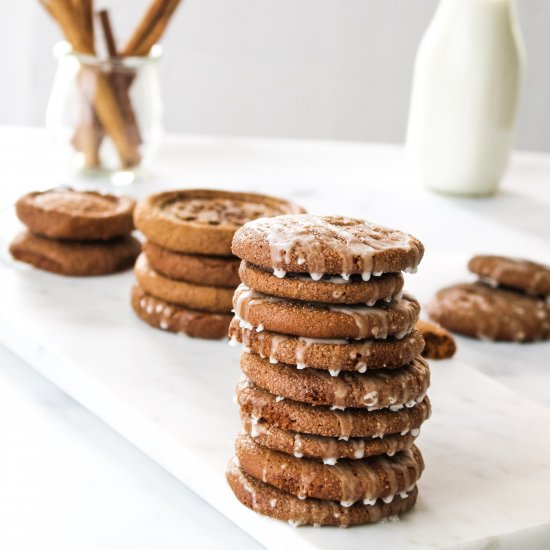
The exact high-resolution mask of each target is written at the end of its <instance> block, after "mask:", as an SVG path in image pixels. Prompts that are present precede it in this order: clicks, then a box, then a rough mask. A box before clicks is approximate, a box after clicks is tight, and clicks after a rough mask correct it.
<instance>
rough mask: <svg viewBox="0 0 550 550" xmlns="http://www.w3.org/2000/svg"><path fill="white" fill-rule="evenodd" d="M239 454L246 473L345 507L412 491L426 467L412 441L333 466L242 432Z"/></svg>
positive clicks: (237, 445)
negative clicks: (388, 451) (401, 447)
mask: <svg viewBox="0 0 550 550" xmlns="http://www.w3.org/2000/svg"><path fill="white" fill-rule="evenodd" d="M235 456H236V458H237V460H238V461H239V464H240V467H241V469H242V470H243V472H245V473H246V474H248V475H249V476H251V477H253V478H255V479H258V480H260V481H263V482H264V483H267V484H269V485H272V486H273V487H276V488H277V489H280V490H281V491H284V492H285V493H290V494H292V495H295V496H297V497H298V498H318V499H322V500H334V501H336V502H340V504H341V505H342V506H352V505H353V504H354V503H356V502H357V501H363V503H364V504H366V503H374V502H376V500H377V499H379V498H381V499H386V500H387V501H388V502H391V501H392V500H393V499H394V498H395V497H398V494H399V493H405V492H407V491H411V490H412V489H413V487H414V486H415V485H416V482H417V481H418V480H419V479H420V475H421V474H422V471H423V470H424V462H423V460H422V455H421V454H420V451H419V450H418V449H417V448H416V447H415V446H414V445H413V447H411V448H410V449H407V450H406V451H401V452H399V453H397V454H395V455H394V456H393V457H388V456H385V455H382V456H374V457H369V458H364V459H360V460H347V459H344V460H341V461H340V462H338V464H336V465H334V466H330V465H327V464H323V463H322V462H320V461H318V460H313V459H310V458H295V457H294V456H291V455H287V454H285V453H281V452H279V451H274V450H272V449H268V448H267V447H264V446H262V445H259V444H258V443H256V442H255V441H254V439H253V438H251V437H249V436H246V435H239V436H238V437H237V439H236V440H235ZM365 501H367V502H365Z"/></svg>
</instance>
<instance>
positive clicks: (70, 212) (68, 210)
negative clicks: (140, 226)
mask: <svg viewBox="0 0 550 550" xmlns="http://www.w3.org/2000/svg"><path fill="white" fill-rule="evenodd" d="M134 206H135V202H134V200H133V199H131V198H129V197H117V196H114V195H109V194H106V193H99V192H96V191H75V190H73V189H65V188H60V189H52V190H49V191H43V192H35V193H28V194H27V195H24V196H23V197H21V198H20V199H19V200H18V201H17V203H16V205H15V208H16V211H17V216H18V217H19V219H20V220H21V221H22V222H23V223H24V224H25V225H26V226H27V227H28V228H29V229H30V230H31V231H32V232H33V233H36V234H38V235H43V236H45V237H50V238H55V239H66V240H75V241H88V240H106V239H112V238H113V237H120V236H123V235H127V234H129V233H130V232H131V231H132V230H133V228H134V225H133V221H132V213H133V211H134Z"/></svg>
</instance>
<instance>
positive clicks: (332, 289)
mask: <svg viewBox="0 0 550 550" xmlns="http://www.w3.org/2000/svg"><path fill="white" fill-rule="evenodd" d="M239 275H240V276H241V281H242V282H243V283H244V284H245V285H246V286H248V287H249V288H252V289H253V290H257V291H259V292H263V293H264V294H270V295H271V296H279V297H281V298H289V299H291V300H300V301H304V302H323V303H327V304H367V305H370V306H372V305H374V304H375V303H376V302H378V301H380V300H385V301H387V302H391V300H393V299H395V298H399V297H400V296H401V291H402V290H403V283H404V279H403V275H401V273H385V274H383V275H380V276H379V277H372V278H370V279H369V280H368V281H363V280H362V279H361V277H360V276H359V275H355V276H353V277H350V278H348V279H347V280H346V279H344V278H343V277H340V276H325V277H323V278H321V279H319V280H314V279H312V278H311V276H310V275H298V274H289V275H287V276H285V277H283V278H281V277H277V276H276V275H274V274H273V272H271V271H266V270H265V269H260V268H259V267H256V266H254V265H252V264H249V263H247V262H245V261H243V262H242V263H241V267H240V269H239Z"/></svg>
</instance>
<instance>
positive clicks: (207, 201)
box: [134, 189, 304, 256]
mask: <svg viewBox="0 0 550 550" xmlns="http://www.w3.org/2000/svg"><path fill="white" fill-rule="evenodd" d="M300 212H304V210H303V208H301V207H299V206H297V205H295V204H293V203H291V202H289V201H286V200H283V199H279V198H276V197H270V196H268V195H258V194H256V193H235V192H230V191H214V190H210V189H185V190H181V191H167V192H165V193H157V194H156V195H151V196H149V197H147V198H146V199H145V200H143V201H141V202H140V203H139V204H138V206H137V208H136V211H135V215H134V222H135V224H136V227H137V228H138V229H139V230H140V231H141V232H142V233H144V234H145V236H146V237H147V238H148V239H149V240H150V241H152V242H154V243H156V244H158V245H160V246H163V247H165V248H168V249H170V250H174V251H177V252H186V253H188V254H211V255H216V256H231V240H232V239H233V235H234V233H235V231H236V230H237V229H238V228H239V227H240V226H241V225H243V224H244V223H246V222H248V221H250V220H254V219H256V218H261V217H265V216H277V215H279V214H288V213H300Z"/></svg>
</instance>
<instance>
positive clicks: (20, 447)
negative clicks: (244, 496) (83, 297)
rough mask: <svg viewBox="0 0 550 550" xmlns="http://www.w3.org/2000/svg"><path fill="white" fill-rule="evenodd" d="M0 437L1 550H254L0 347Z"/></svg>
mask: <svg viewBox="0 0 550 550" xmlns="http://www.w3.org/2000/svg"><path fill="white" fill-rule="evenodd" d="M0 438H1V440H2V448H1V451H0V487H2V491H0V517H1V521H0V525H1V528H0V547H1V548H5V549H10V550H30V549H36V548H40V549H41V550H74V549H75V548H78V549H79V550H97V549H98V548H102V549H117V550H137V549H145V548H150V549H152V550H153V549H159V548H162V549H163V550H176V549H181V548H208V549H212V550H223V549H226V548H247V549H256V548H258V549H259V548H260V545H259V544H258V543H256V542H255V541H254V540H253V539H252V538H251V537H249V536H248V535H246V533H245V532H244V531H243V530H241V529H239V528H238V527H237V526H236V525H235V524H234V523H232V522H231V521H229V520H228V519H226V518H224V517H223V515H221V514H220V513H218V512H216V511H215V510H214V509H213V508H212V507H211V506H209V505H208V504H207V503H206V501H204V500H202V499H200V498H199V497H197V496H196V495H195V494H194V493H192V492H191V491H190V490H188V489H186V488H185V487H184V486H183V485H182V484H181V483H179V482H178V481H177V480H175V479H174V478H173V477H172V476H171V475H170V474H169V473H168V472H167V471H166V470H164V469H163V468H161V467H160V466H159V465H158V464H157V463H155V462H154V461H153V460H151V459H149V458H147V457H146V456H145V455H144V454H142V453H141V452H139V451H138V450H137V449H136V448H135V447H134V446H133V445H132V444H130V443H129V442H127V441H125V440H124V439H123V438H122V437H120V435H119V434H118V433H116V432H115V431H113V430H112V429H111V428H109V427H107V426H106V425H105V424H103V423H102V422H100V421H99V420H98V419H97V417H95V416H94V415H93V414H92V413H90V412H88V411H86V410H85V409H84V408H83V407H82V406H80V405H79V404H78V403H77V402H76V401H74V400H73V399H72V398H70V397H69V396H68V395H67V394H65V393H64V392H63V391H61V390H60V389H58V388H57V387H55V386H54V385H53V384H51V383H50V382H48V381H47V380H46V379H44V378H43V377H42V376H40V374H38V373H37V372H36V371H35V370H34V369H32V367H30V366H29V365H27V364H25V363H24V362H23V361H22V360H21V359H19V358H18V357H16V356H15V355H13V354H12V353H10V352H8V351H7V350H6V349H5V348H2V347H0ZM213 526H215V529H213V528H212V527H213Z"/></svg>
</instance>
